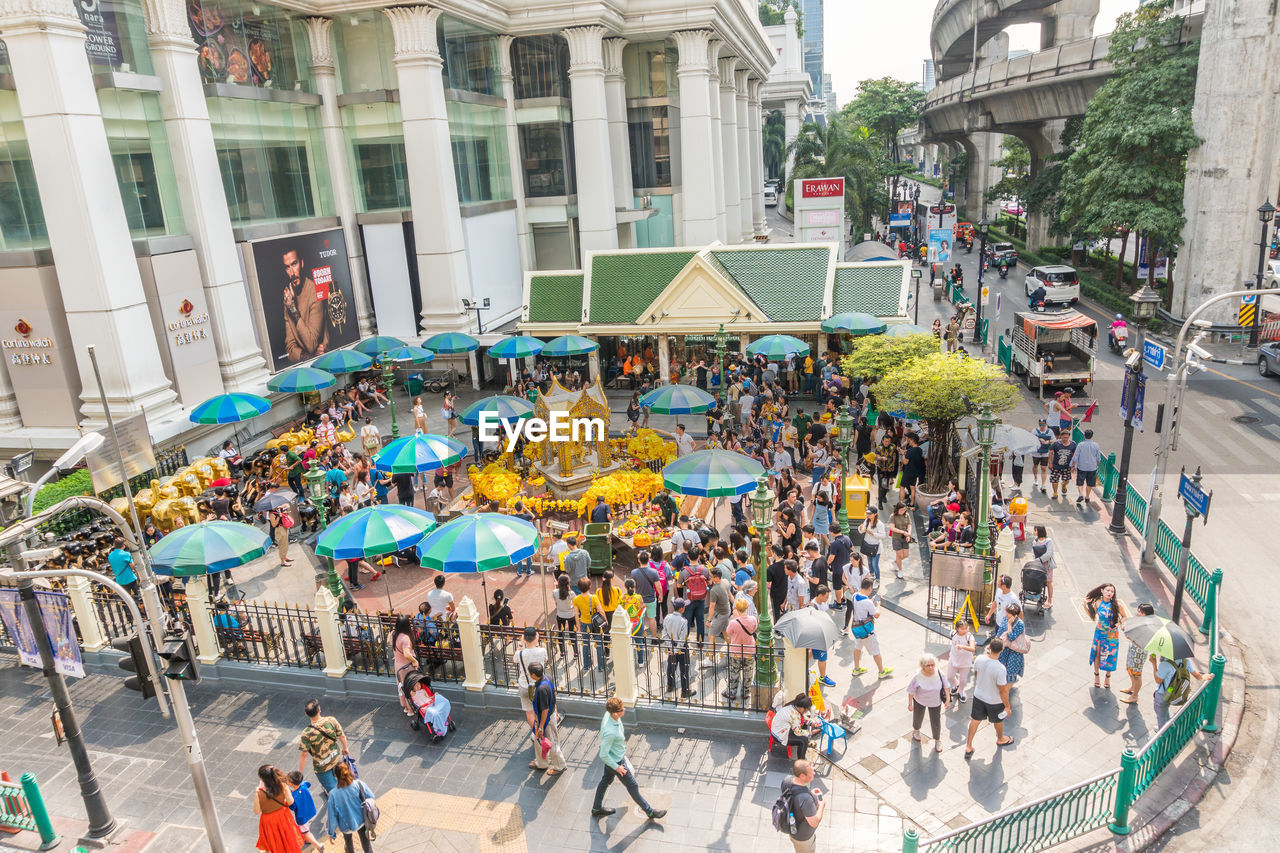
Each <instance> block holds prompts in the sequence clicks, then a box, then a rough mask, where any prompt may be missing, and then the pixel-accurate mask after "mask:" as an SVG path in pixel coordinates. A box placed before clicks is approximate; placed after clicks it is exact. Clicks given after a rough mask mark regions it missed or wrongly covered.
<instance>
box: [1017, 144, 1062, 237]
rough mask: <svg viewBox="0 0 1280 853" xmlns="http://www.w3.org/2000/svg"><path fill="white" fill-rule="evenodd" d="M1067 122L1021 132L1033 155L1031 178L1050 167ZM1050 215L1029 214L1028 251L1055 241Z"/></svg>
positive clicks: (1040, 211) (1040, 213) (1043, 213)
mask: <svg viewBox="0 0 1280 853" xmlns="http://www.w3.org/2000/svg"><path fill="white" fill-rule="evenodd" d="M1065 124H1066V122H1065V121H1047V122H1044V123H1043V124H1041V125H1040V126H1039V127H1037V128H1035V129H1033V130H1029V131H1027V132H1025V133H1023V132H1019V133H1018V134H1017V136H1018V138H1019V139H1021V140H1022V141H1023V142H1025V143H1026V145H1027V150H1028V151H1029V152H1030V153H1031V177H1032V178H1034V177H1036V176H1037V175H1039V174H1040V172H1041V170H1042V169H1044V168H1045V166H1046V165H1048V163H1049V161H1050V158H1051V157H1053V155H1054V153H1055V152H1056V151H1057V149H1058V139H1059V137H1061V136H1062V129H1063V127H1064V126H1065ZM1050 224H1051V222H1050V220H1049V215H1048V214H1047V213H1046V212H1045V211H1043V210H1039V211H1036V212H1034V213H1028V214H1027V251H1028V252H1038V251H1040V249H1042V248H1043V247H1045V246H1048V245H1051V244H1052V243H1053V242H1054V241H1053V240H1052V239H1050V237H1049V226H1050Z"/></svg>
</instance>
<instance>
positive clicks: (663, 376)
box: [655, 332, 671, 385]
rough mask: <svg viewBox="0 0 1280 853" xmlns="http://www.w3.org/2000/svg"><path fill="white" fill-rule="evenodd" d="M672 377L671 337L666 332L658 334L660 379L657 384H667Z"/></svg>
mask: <svg viewBox="0 0 1280 853" xmlns="http://www.w3.org/2000/svg"><path fill="white" fill-rule="evenodd" d="M670 378H671V338H669V337H668V336H667V334H666V333H665V332H663V333H660V334H659V335H658V381H657V382H656V383H655V384H656V385H666V384H667V382H668V380H669V379H670Z"/></svg>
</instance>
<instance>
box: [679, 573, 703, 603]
mask: <svg viewBox="0 0 1280 853" xmlns="http://www.w3.org/2000/svg"><path fill="white" fill-rule="evenodd" d="M684 586H685V590H686V591H687V592H688V593H689V598H690V599H692V600H694V601H697V600H699V599H702V598H706V597H707V576H706V575H704V574H703V573H702V572H701V571H699V570H698V569H696V568H691V569H690V570H689V573H688V575H687V576H686V577H685V581H684Z"/></svg>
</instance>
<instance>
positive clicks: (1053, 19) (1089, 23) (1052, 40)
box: [1040, 0, 1099, 50]
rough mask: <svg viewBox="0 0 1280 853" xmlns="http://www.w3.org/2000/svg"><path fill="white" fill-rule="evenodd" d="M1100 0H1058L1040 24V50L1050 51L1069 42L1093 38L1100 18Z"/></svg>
mask: <svg viewBox="0 0 1280 853" xmlns="http://www.w3.org/2000/svg"><path fill="white" fill-rule="evenodd" d="M1098 5H1099V4H1098V0H1058V2H1057V3H1054V4H1053V6H1051V7H1050V8H1049V9H1048V10H1047V11H1048V17H1046V18H1045V19H1044V20H1043V21H1041V22H1040V49H1041V50H1048V49H1049V48H1051V47H1054V46H1056V45H1060V44H1066V43H1067V42H1069V41H1082V40H1084V39H1090V38H1093V24H1094V21H1096V20H1097V18H1098Z"/></svg>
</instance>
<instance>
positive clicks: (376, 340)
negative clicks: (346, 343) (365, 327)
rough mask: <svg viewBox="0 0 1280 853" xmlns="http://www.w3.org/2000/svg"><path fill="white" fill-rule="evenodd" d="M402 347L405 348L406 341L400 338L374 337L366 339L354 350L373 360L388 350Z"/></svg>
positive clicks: (388, 336)
mask: <svg viewBox="0 0 1280 853" xmlns="http://www.w3.org/2000/svg"><path fill="white" fill-rule="evenodd" d="M402 346H404V341H402V340H400V339H399V338H393V337H391V336H390V335H374V336H373V337H371V338H365V339H364V340H363V341H361V342H360V343H358V344H356V345H355V346H354V347H353V349H354V350H355V351H356V352H359V353H364V354H365V355H367V356H370V357H371V358H378V357H379V356H381V355H382V354H383V353H384V352H386V351H387V350H389V349H395V348H396V347H402Z"/></svg>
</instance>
